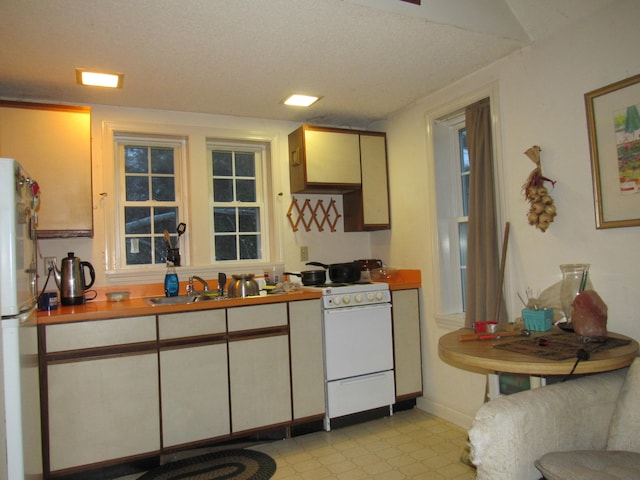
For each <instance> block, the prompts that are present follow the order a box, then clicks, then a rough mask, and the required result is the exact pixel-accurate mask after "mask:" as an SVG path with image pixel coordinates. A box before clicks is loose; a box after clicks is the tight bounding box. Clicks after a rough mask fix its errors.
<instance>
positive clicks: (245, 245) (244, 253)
mask: <svg viewBox="0 0 640 480" xmlns="http://www.w3.org/2000/svg"><path fill="white" fill-rule="evenodd" d="M258 245H260V241H259V235H240V259H241V260H250V259H255V258H259V257H258Z"/></svg>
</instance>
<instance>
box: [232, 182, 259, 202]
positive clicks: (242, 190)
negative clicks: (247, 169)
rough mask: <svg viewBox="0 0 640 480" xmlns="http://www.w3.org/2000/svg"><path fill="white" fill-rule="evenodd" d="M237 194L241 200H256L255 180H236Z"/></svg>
mask: <svg viewBox="0 0 640 480" xmlns="http://www.w3.org/2000/svg"><path fill="white" fill-rule="evenodd" d="M236 196H237V200H238V201H239V202H255V201H256V182H255V180H236Z"/></svg>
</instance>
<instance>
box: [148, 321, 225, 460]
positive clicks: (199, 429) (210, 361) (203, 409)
mask: <svg viewBox="0 0 640 480" xmlns="http://www.w3.org/2000/svg"><path fill="white" fill-rule="evenodd" d="M225 335H226V315H225V310H224V309H216V310H203V311H198V312H182V313H175V314H167V315H158V338H159V339H160V388H161V393H160V395H161V399H162V438H163V446H164V447H171V446H175V445H181V444H185V443H189V442H196V441H199V440H205V439H210V438H215V437H219V436H222V435H226V434H228V433H229V432H230V426H229V373H228V369H227V340H226V337H225ZM180 342H183V343H182V344H180Z"/></svg>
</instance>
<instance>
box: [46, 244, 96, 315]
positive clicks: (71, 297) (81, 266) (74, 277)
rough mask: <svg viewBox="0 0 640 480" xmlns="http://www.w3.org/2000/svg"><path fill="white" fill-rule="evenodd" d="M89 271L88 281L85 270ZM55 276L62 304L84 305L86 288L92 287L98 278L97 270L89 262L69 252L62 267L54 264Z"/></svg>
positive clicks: (63, 260)
mask: <svg viewBox="0 0 640 480" xmlns="http://www.w3.org/2000/svg"><path fill="white" fill-rule="evenodd" d="M85 270H87V271H88V272H89V277H90V279H91V280H90V281H89V283H87V282H86V280H85V276H84V272H85ZM53 276H54V278H55V280H56V285H57V286H58V288H59V289H60V303H62V305H82V304H84V303H85V296H84V292H85V290H87V289H89V288H91V286H92V285H93V282H95V280H96V272H95V270H94V268H93V265H91V264H90V263H89V262H83V261H81V260H80V258H78V257H76V256H74V254H73V252H69V253H68V254H67V256H66V257H65V258H63V259H62V267H61V268H60V269H58V266H57V265H56V264H55V261H54V264H53Z"/></svg>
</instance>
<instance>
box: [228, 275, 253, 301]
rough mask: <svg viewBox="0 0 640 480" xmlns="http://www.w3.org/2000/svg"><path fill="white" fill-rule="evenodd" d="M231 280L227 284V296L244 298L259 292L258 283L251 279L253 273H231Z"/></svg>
mask: <svg viewBox="0 0 640 480" xmlns="http://www.w3.org/2000/svg"><path fill="white" fill-rule="evenodd" d="M231 276H232V277H233V281H232V282H231V283H230V284H229V289H228V290H227V295H228V296H229V298H238V297H240V298H244V297H251V296H254V295H259V294H260V288H259V287H258V283H257V282H256V281H255V280H254V279H253V277H254V276H255V275H254V274H253V273H240V274H237V275H231Z"/></svg>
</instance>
